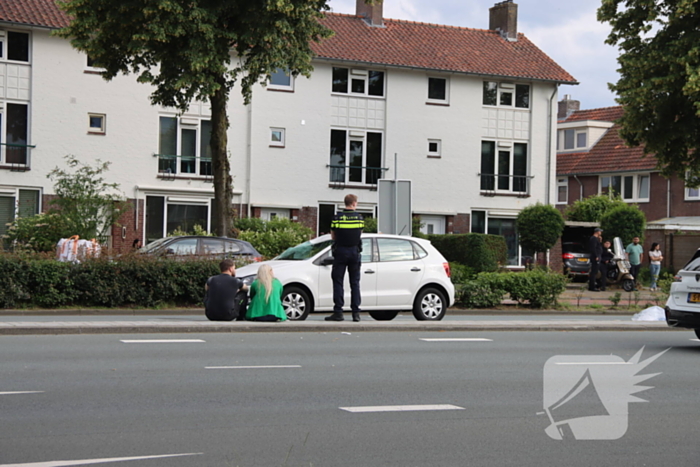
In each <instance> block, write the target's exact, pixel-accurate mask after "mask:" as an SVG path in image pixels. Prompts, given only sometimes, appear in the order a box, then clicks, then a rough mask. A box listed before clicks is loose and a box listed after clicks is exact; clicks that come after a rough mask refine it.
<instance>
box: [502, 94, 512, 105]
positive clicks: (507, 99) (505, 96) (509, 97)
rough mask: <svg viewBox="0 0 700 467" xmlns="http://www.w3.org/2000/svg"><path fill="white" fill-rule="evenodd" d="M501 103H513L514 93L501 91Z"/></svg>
mask: <svg viewBox="0 0 700 467" xmlns="http://www.w3.org/2000/svg"><path fill="white" fill-rule="evenodd" d="M501 105H507V106H511V105H513V93H512V92H502V93H501Z"/></svg>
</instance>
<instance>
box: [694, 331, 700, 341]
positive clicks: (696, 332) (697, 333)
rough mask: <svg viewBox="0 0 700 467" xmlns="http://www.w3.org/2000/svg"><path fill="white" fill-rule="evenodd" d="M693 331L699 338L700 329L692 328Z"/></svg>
mask: <svg viewBox="0 0 700 467" xmlns="http://www.w3.org/2000/svg"><path fill="white" fill-rule="evenodd" d="M693 331H695V335H696V336H697V338H698V339H700V329H693Z"/></svg>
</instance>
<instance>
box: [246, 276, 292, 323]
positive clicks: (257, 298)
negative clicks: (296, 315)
mask: <svg viewBox="0 0 700 467" xmlns="http://www.w3.org/2000/svg"><path fill="white" fill-rule="evenodd" d="M245 317H246V319H248V320H251V321H285V320H286V319H287V314H286V313H285V312H284V308H283V307H282V283H281V282H280V281H279V279H275V276H274V274H273V273H272V268H271V267H270V265H268V264H263V265H262V266H260V269H258V277H257V279H255V281H254V282H253V284H252V285H251V286H250V305H248V312H247V313H246V316H245Z"/></svg>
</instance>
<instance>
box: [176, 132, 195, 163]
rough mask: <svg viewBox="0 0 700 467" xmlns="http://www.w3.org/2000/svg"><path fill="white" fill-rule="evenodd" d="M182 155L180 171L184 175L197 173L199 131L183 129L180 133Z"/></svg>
mask: <svg viewBox="0 0 700 467" xmlns="http://www.w3.org/2000/svg"><path fill="white" fill-rule="evenodd" d="M180 138H181V142H180V144H181V149H182V151H181V153H180V155H181V156H182V157H181V158H180V170H181V171H182V173H188V174H192V173H195V170H196V169H195V168H196V159H195V157H196V156H197V130H192V129H184V128H183V129H182V131H181V132H180Z"/></svg>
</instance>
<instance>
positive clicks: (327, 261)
mask: <svg viewBox="0 0 700 467" xmlns="http://www.w3.org/2000/svg"><path fill="white" fill-rule="evenodd" d="M321 264H322V265H323V266H330V265H331V264H333V257H332V256H326V257H325V258H323V260H322V261H321Z"/></svg>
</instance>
